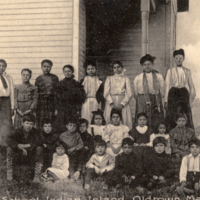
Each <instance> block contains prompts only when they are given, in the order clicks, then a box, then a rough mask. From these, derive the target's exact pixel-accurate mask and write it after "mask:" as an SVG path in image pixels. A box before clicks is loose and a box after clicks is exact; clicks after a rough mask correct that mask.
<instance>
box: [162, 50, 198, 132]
mask: <svg viewBox="0 0 200 200" xmlns="http://www.w3.org/2000/svg"><path fill="white" fill-rule="evenodd" d="M173 56H174V59H175V63H176V66H175V67H172V68H170V69H168V71H167V76H166V80H165V109H166V110H167V113H166V122H167V124H168V128H169V129H172V128H174V127H175V126H176V124H175V121H176V120H175V118H176V115H177V114H180V113H183V114H185V115H186V116H187V126H188V127H190V128H192V129H194V125H193V121H192V112H191V108H190V103H192V102H193V101H194V98H195V96H196V92H195V88H194V84H193V81H192V76H191V72H190V70H189V69H187V68H185V67H183V65H182V63H183V61H184V58H185V54H184V50H183V49H179V50H176V51H174V53H173Z"/></svg>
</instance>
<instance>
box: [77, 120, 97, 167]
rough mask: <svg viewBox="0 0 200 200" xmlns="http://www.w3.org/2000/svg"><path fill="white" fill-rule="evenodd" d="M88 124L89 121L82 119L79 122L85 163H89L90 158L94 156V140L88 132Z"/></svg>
mask: <svg viewBox="0 0 200 200" xmlns="http://www.w3.org/2000/svg"><path fill="white" fill-rule="evenodd" d="M88 124H89V123H88V120H87V119H84V118H82V119H80V120H79V133H80V136H81V139H82V140H83V145H84V161H85V163H87V162H88V160H89V159H90V157H91V156H92V155H93V154H94V140H93V138H92V136H91V135H90V134H89V133H88V131H87V129H88Z"/></svg>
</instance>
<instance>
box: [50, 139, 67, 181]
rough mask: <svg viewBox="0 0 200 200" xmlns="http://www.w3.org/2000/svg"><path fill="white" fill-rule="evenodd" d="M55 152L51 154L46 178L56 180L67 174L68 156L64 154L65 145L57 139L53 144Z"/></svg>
mask: <svg viewBox="0 0 200 200" xmlns="http://www.w3.org/2000/svg"><path fill="white" fill-rule="evenodd" d="M55 147H56V152H55V153H54V154H53V161H52V166H51V167H50V168H48V169H47V178H48V179H47V180H49V181H57V180H62V179H66V178H67V177H68V176H69V158H68V156H67V155H66V150H67V146H66V144H65V143H64V142H62V141H59V142H56V144H55Z"/></svg>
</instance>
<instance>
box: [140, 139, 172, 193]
mask: <svg viewBox="0 0 200 200" xmlns="http://www.w3.org/2000/svg"><path fill="white" fill-rule="evenodd" d="M166 146H167V140H166V139H165V138H163V137H157V138H155V139H154V141H153V148H154V150H153V152H150V153H149V152H147V154H146V155H145V156H144V160H143V170H144V174H145V178H146V181H145V182H146V183H145V185H146V186H147V188H148V189H149V190H152V189H154V188H155V187H162V186H164V185H166V184H167V183H168V182H169V179H170V178H172V176H173V172H174V171H173V170H174V168H173V167H172V164H171V156H170V155H168V154H166V153H165V148H166Z"/></svg>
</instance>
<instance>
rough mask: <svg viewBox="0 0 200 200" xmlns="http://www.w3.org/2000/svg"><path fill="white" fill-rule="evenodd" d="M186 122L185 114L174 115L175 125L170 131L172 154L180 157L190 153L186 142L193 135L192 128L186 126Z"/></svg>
mask: <svg viewBox="0 0 200 200" xmlns="http://www.w3.org/2000/svg"><path fill="white" fill-rule="evenodd" d="M186 123H187V117H186V115H185V114H180V115H178V116H177V117H176V124H177V126H176V127H175V128H173V129H172V130H171V131H170V145H171V149H172V155H177V156H179V157H180V158H181V159H182V158H183V157H184V156H186V155H188V154H189V153H190V151H189V147H188V143H189V141H190V140H191V139H192V138H194V137H195V133H194V130H193V129H191V128H187V127H186Z"/></svg>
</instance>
